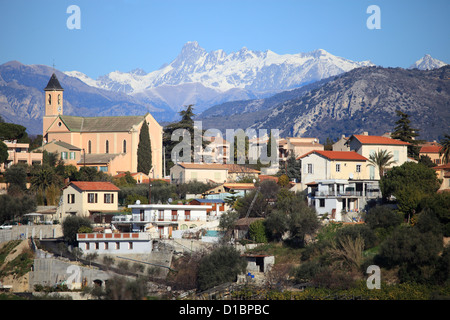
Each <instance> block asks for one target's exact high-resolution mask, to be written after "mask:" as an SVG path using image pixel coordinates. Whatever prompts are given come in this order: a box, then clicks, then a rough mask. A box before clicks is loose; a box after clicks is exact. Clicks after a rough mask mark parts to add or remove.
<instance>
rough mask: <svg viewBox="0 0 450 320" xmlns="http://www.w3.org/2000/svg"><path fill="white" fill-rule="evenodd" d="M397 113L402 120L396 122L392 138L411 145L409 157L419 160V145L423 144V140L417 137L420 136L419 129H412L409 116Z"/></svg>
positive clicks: (398, 111) (400, 112)
mask: <svg viewBox="0 0 450 320" xmlns="http://www.w3.org/2000/svg"><path fill="white" fill-rule="evenodd" d="M396 113H397V116H399V117H400V119H398V120H397V121H396V122H395V124H396V127H395V128H394V132H392V134H391V138H392V139H398V140H401V141H404V142H408V143H410V145H409V146H408V157H412V158H414V159H416V160H418V159H419V150H420V147H419V146H418V144H419V143H421V142H422V141H421V140H417V139H416V137H418V136H419V134H418V132H419V129H415V128H412V127H411V120H409V115H408V114H406V113H404V112H402V111H400V110H397V111H396Z"/></svg>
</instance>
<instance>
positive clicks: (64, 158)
mask: <svg viewBox="0 0 450 320" xmlns="http://www.w3.org/2000/svg"><path fill="white" fill-rule="evenodd" d="M61 159H62V160H66V159H67V152H66V151H63V152H61Z"/></svg>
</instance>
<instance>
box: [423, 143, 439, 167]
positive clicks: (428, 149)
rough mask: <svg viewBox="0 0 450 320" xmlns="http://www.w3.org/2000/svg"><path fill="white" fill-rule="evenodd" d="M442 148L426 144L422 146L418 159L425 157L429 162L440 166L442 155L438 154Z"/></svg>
mask: <svg viewBox="0 0 450 320" xmlns="http://www.w3.org/2000/svg"><path fill="white" fill-rule="evenodd" d="M441 150H442V146H441V145H439V144H436V143H427V144H424V145H422V147H421V148H420V151H419V157H421V156H427V157H430V159H431V161H432V162H433V163H435V164H437V165H440V164H442V158H443V157H444V155H443V154H442V155H441V154H440V152H441Z"/></svg>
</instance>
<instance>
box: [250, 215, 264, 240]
mask: <svg viewBox="0 0 450 320" xmlns="http://www.w3.org/2000/svg"><path fill="white" fill-rule="evenodd" d="M248 232H249V236H250V239H251V240H253V241H254V242H256V243H267V242H268V241H267V232H266V227H265V222H264V220H256V221H254V222H252V223H251V224H250V226H249V229H248Z"/></svg>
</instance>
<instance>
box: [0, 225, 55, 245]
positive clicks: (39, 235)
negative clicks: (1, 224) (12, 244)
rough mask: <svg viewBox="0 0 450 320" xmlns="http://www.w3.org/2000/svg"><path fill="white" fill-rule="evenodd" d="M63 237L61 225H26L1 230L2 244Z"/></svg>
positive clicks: (0, 238)
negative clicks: (13, 241)
mask: <svg viewBox="0 0 450 320" xmlns="http://www.w3.org/2000/svg"><path fill="white" fill-rule="evenodd" d="M61 236H62V231H61V226H60V225H26V226H13V227H12V229H8V230H0V243H3V242H7V241H12V240H25V239H28V238H30V237H33V238H35V239H54V238H58V237H61Z"/></svg>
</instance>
